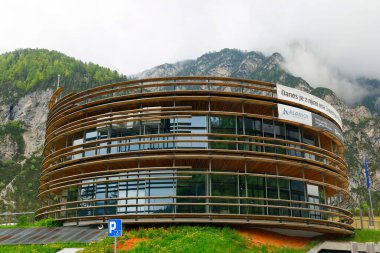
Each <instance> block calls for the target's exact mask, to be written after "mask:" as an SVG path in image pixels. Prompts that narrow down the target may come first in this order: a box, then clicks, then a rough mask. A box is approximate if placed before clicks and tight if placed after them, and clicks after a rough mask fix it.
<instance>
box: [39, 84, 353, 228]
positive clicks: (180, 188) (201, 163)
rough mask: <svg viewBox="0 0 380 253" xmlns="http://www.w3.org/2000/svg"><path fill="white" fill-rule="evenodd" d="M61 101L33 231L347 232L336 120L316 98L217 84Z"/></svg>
mask: <svg viewBox="0 0 380 253" xmlns="http://www.w3.org/2000/svg"><path fill="white" fill-rule="evenodd" d="M59 92H61V90H58V91H57V92H56V93H55V94H54V95H53V97H52V100H51V103H50V112H49V115H48V121H47V129H46V140H45V148H44V156H45V158H44V160H43V165H42V172H41V180H40V183H41V184H40V188H39V199H40V200H41V201H42V203H43V207H42V208H40V209H39V210H38V211H37V219H41V218H45V217H54V218H55V219H56V220H60V221H63V222H64V223H65V225H76V224H97V223H105V222H107V220H108V219H110V218H120V219H123V222H124V223H126V224H162V223H201V224H230V225H247V226H259V227H266V228H282V229H293V230H308V231H315V232H320V233H336V234H349V233H351V231H352V230H353V228H352V226H351V225H350V224H351V223H352V215H351V213H350V212H349V211H347V210H345V209H344V206H345V204H346V203H347V200H348V199H349V192H348V190H347V189H348V180H347V167H346V165H345V162H344V160H343V154H344V146H343V137H342V131H341V127H342V123H341V119H340V117H339V114H338V113H337V111H336V110H335V109H334V108H333V107H332V106H331V105H329V104H328V103H326V102H325V101H323V100H321V99H319V98H317V97H315V96H313V95H310V94H308V93H306V92H303V91H300V90H297V89H293V88H289V87H286V86H282V85H275V84H272V83H266V82H261V81H253V80H243V79H234V78H219V77H171V78H154V79H145V80H134V81H127V82H121V83H114V84H110V85H106V86H102V87H97V88H93V89H89V90H86V91H83V92H79V93H71V94H68V95H66V96H64V97H62V98H61V99H59V100H58V101H56V97H57V95H58V93H59Z"/></svg>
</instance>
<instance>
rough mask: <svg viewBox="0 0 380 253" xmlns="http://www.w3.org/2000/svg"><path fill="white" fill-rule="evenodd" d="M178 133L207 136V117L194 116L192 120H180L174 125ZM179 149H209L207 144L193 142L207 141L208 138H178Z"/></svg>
mask: <svg viewBox="0 0 380 253" xmlns="http://www.w3.org/2000/svg"><path fill="white" fill-rule="evenodd" d="M174 126H175V128H176V132H177V133H189V134H206V133H207V117H206V116H192V117H191V118H178V119H177V120H176V122H175V124H174ZM177 139H178V140H184V141H183V142H178V143H177V147H179V148H207V142H194V141H191V140H205V141H206V140H207V136H178V137H177Z"/></svg>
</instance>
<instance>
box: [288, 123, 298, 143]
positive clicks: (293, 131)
mask: <svg viewBox="0 0 380 253" xmlns="http://www.w3.org/2000/svg"><path fill="white" fill-rule="evenodd" d="M286 139H288V140H290V141H298V142H299V141H300V133H299V129H298V127H296V126H291V125H286Z"/></svg>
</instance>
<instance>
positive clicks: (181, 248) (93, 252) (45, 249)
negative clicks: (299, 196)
mask: <svg viewBox="0 0 380 253" xmlns="http://www.w3.org/2000/svg"><path fill="white" fill-rule="evenodd" d="M132 238H140V239H144V240H143V241H140V242H138V243H136V244H135V245H134V247H133V248H132V249H131V250H130V251H128V252H130V253H141V252H149V253H150V252H185V253H192V252H194V253H195V252H196V253H198V252H200V253H208V252H210V253H211V252H216V253H218V252H222V253H233V252H242V253H259V252H260V253H291V252H294V253H301V252H307V251H308V250H309V249H310V248H312V247H313V246H314V245H315V244H316V243H317V242H312V243H310V244H309V245H307V246H306V247H305V248H302V249H293V248H283V247H281V248H279V247H273V246H268V245H260V246H253V247H252V246H250V242H249V239H247V238H245V237H243V236H241V235H239V234H238V233H237V232H236V230H235V229H233V228H228V227H224V228H222V227H207V226H202V227H201V226H172V227H168V228H139V229H135V230H130V231H127V232H124V235H123V237H121V238H119V239H118V242H119V243H125V242H127V243H128V242H129V241H127V240H129V239H132ZM342 240H346V241H357V242H369V241H373V242H380V231H374V230H357V231H356V232H355V235H353V236H351V237H346V238H343V239H342ZM66 247H74V248H75V247H83V248H85V251H84V253H98V252H99V253H102V252H103V253H112V252H113V238H105V239H104V240H102V241H100V242H94V243H89V244H80V243H55V244H47V245H18V246H1V245H0V253H3V252H7V253H8V252H17V253H24V252H25V253H29V252H36V253H37V252H38V253H39V252H42V253H50V252H57V251H58V250H60V249H62V248H66ZM118 252H120V253H122V252H125V251H123V250H121V249H119V250H118Z"/></svg>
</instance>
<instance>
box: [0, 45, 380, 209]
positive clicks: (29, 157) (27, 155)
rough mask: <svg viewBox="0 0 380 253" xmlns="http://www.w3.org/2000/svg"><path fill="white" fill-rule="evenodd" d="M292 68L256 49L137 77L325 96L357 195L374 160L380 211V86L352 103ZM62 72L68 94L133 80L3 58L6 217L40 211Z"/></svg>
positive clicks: (28, 52) (68, 60) (62, 58)
mask: <svg viewBox="0 0 380 253" xmlns="http://www.w3.org/2000/svg"><path fill="white" fill-rule="evenodd" d="M286 62H287V61H286V58H285V57H284V56H282V55H281V54H279V53H273V54H271V55H269V56H266V55H264V54H262V53H260V52H256V51H252V52H246V51H240V50H237V49H223V50H221V51H218V52H209V53H206V54H203V55H201V56H200V57H198V58H197V59H190V60H185V61H180V62H177V63H165V64H162V65H159V66H156V67H153V68H151V69H148V70H146V71H144V72H142V73H139V74H137V75H135V78H148V77H163V76H195V75H201V76H224V77H237V78H246V79H257V80H262V81H268V82H272V83H280V84H283V85H287V86H290V87H295V88H298V89H301V90H304V91H307V92H310V93H312V94H314V95H316V96H318V97H321V98H322V99H324V100H326V101H327V102H329V103H330V104H332V105H334V106H335V107H336V109H337V110H338V111H339V113H340V114H341V116H342V118H343V123H344V129H343V131H344V137H345V145H346V154H345V159H346V161H347V163H348V168H349V174H350V181H351V182H350V183H351V187H352V192H353V195H354V197H355V196H356V195H355V194H356V193H357V192H358V191H364V190H365V188H364V187H365V181H364V176H363V173H362V168H361V167H362V165H361V164H362V158H363V155H364V154H367V155H368V158H369V167H370V170H371V177H372V182H373V184H372V188H373V191H374V196H373V200H374V203H375V207H376V208H377V209H380V206H379V204H380V182H379V181H380V180H379V179H380V167H379V164H380V156H379V155H378V154H379V153H380V116H379V114H380V92H378V91H379V90H380V81H379V80H376V79H368V78H365V77H362V78H359V79H357V80H354V82H355V85H356V84H357V85H358V86H357V87H359V88H360V89H363V90H365V91H368V93H367V94H365V95H364V96H363V97H362V98H361V99H360V101H358V102H356V104H353V105H352V103H349V104H348V103H347V101H346V99H347V98H345V97H342V96H340V94H339V93H336V92H334V91H333V90H331V89H329V87H328V85H327V84H326V85H323V87H316V86H315V85H314V84H313V85H312V84H310V83H309V82H307V81H306V80H305V79H304V78H303V77H302V76H300V77H298V76H295V75H293V74H292V73H291V71H290V69H289V68H288V67H287V65H286V64H287V63H286ZM58 74H60V75H61V85H62V86H63V87H64V88H65V90H66V92H69V91H70V92H75V91H80V90H85V89H88V88H91V87H96V86H98V85H103V84H107V83H111V82H116V81H122V80H126V79H127V77H126V76H125V75H122V74H120V73H117V72H116V71H112V70H110V69H107V68H103V67H101V66H99V65H96V64H93V63H84V62H82V61H79V60H76V59H74V58H72V57H69V56H66V55H64V54H61V53H59V52H56V51H48V50H34V49H22V50H17V51H14V52H9V53H6V54H3V55H0V89H1V94H0V175H1V176H0V213H1V212H5V211H31V210H34V209H35V208H36V207H37V206H38V203H37V202H36V201H35V197H36V194H37V188H38V184H39V183H38V177H39V173H40V165H41V161H42V157H41V148H42V145H43V140H44V134H45V125H46V117H47V112H48V108H47V106H48V102H49V100H50V97H51V95H52V93H53V91H54V90H55V87H56V84H55V82H56V77H57V75H58ZM128 74H130V73H128ZM347 79H348V77H347ZM326 86H327V87H326ZM350 92H351V91H350ZM352 94H355V90H353V91H352ZM351 205H352V206H355V205H356V203H354V202H353V203H351Z"/></svg>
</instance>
